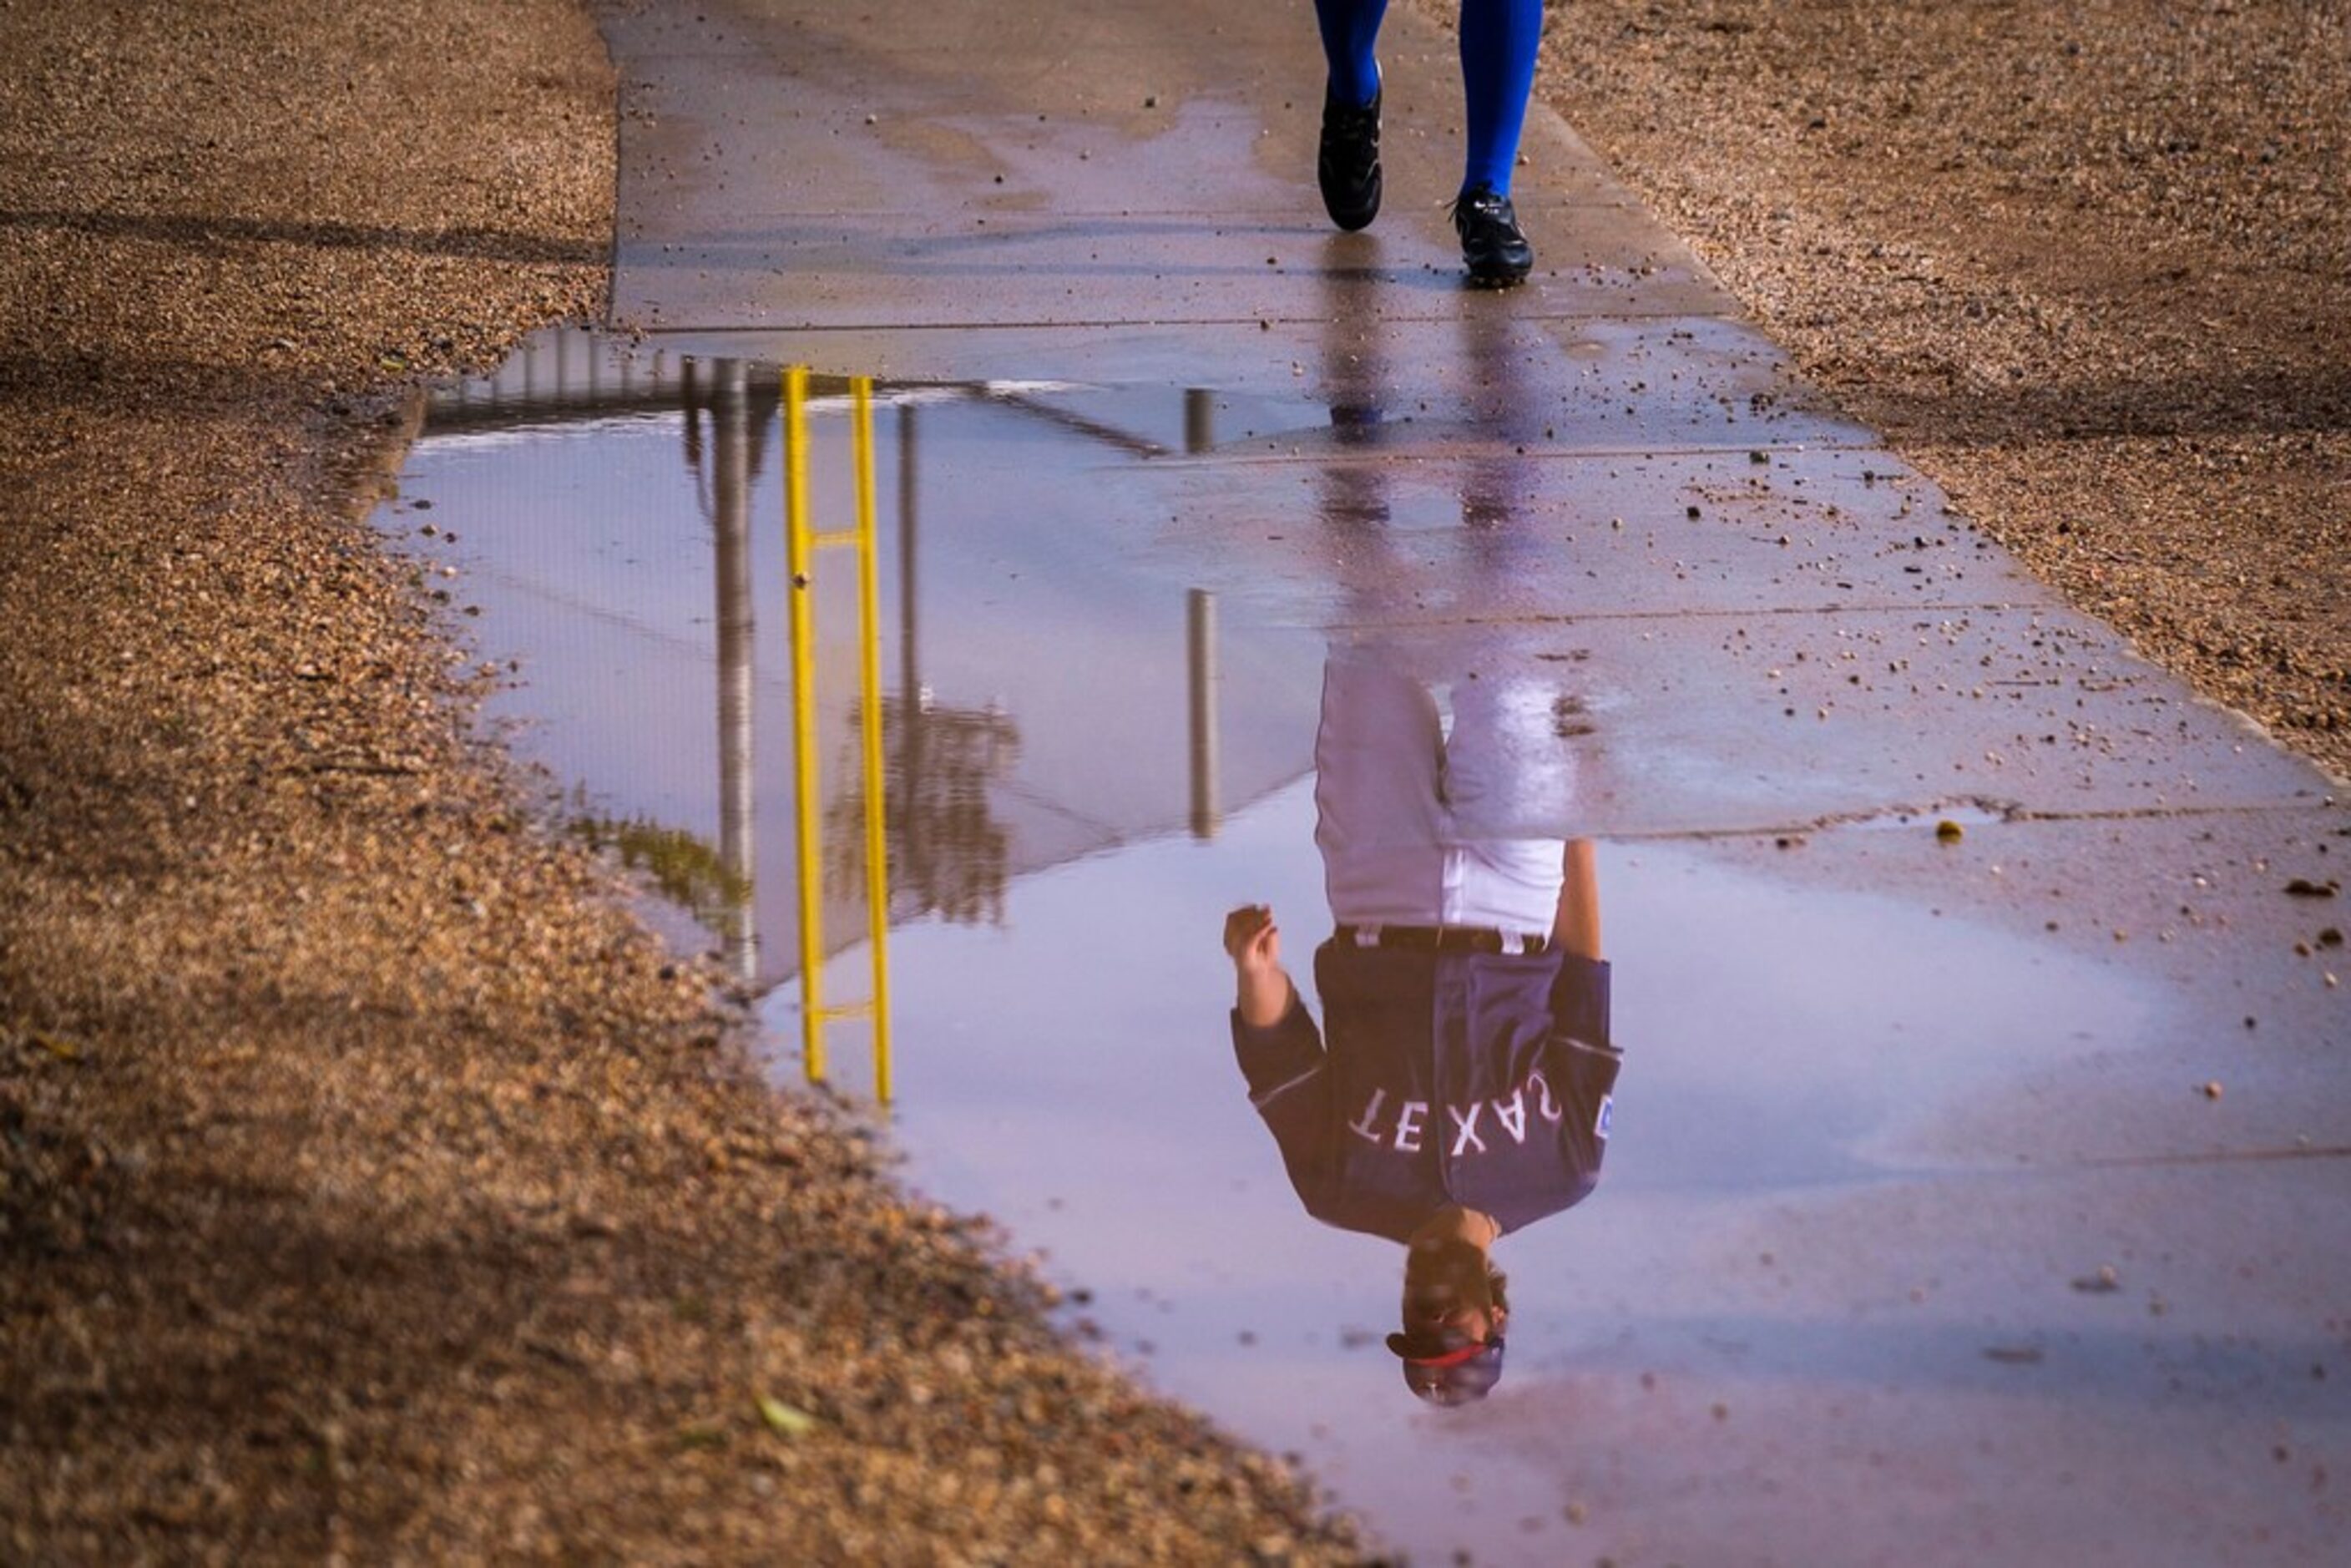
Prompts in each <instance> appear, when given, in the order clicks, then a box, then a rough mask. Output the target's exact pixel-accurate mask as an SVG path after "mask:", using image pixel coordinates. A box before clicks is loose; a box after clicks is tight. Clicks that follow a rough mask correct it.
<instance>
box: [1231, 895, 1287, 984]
mask: <svg viewBox="0 0 2351 1568" xmlns="http://www.w3.org/2000/svg"><path fill="white" fill-rule="evenodd" d="M1225 953H1226V955H1227V956H1228V957H1230V958H1231V959H1232V961H1233V967H1235V968H1237V969H1238V970H1240V971H1241V972H1242V973H1243V974H1245V975H1246V974H1272V973H1276V972H1278V971H1279V970H1280V967H1281V927H1280V926H1279V925H1275V924H1274V923H1273V908H1272V906H1271V905H1270V904H1242V905H1241V906H1240V907H1239V908H1238V909H1236V910H1234V911H1233V912H1232V913H1231V914H1229V915H1226V916H1225Z"/></svg>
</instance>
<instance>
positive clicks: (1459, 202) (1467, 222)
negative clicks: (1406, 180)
mask: <svg viewBox="0 0 2351 1568" xmlns="http://www.w3.org/2000/svg"><path fill="white" fill-rule="evenodd" d="M1453 232H1454V233H1456V234H1458V235H1460V236H1461V260H1462V263H1463V265H1465V266H1466V267H1468V268H1469V281H1470V282H1472V283H1474V284H1477V285H1478V286H1479V287H1484V288H1508V287H1510V286H1511V285H1512V284H1514V283H1520V282H1523V281H1525V279H1526V276H1527V274H1528V273H1530V272H1531V271H1533V270H1534V265H1535V249H1534V246H1531V245H1529V244H1528V243H1527V236H1526V232H1525V231H1524V230H1522V229H1520V227H1519V214H1518V210H1517V209H1516V208H1514V207H1512V206H1511V205H1510V197H1508V196H1505V195H1501V194H1499V193H1497V192H1496V191H1495V190H1494V188H1493V187H1492V186H1490V185H1477V186H1473V187H1471V188H1470V189H1468V190H1467V191H1464V192H1462V193H1460V194H1459V195H1458V196H1456V197H1455V198H1454V199H1453Z"/></svg>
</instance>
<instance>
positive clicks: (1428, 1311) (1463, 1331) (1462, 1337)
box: [1402, 1239, 1509, 1349]
mask: <svg viewBox="0 0 2351 1568" xmlns="http://www.w3.org/2000/svg"><path fill="white" fill-rule="evenodd" d="M1402 1313H1403V1318H1404V1332H1405V1333H1407V1334H1410V1335H1413V1336H1414V1337H1416V1338H1418V1337H1421V1336H1424V1335H1426V1336H1428V1337H1432V1338H1435V1339H1437V1340H1439V1341H1441V1342H1443V1343H1444V1344H1445V1345H1446V1347H1447V1349H1454V1348H1458V1347H1459V1346H1464V1345H1471V1344H1482V1343H1485V1342H1486V1341H1488V1340H1489V1339H1492V1338H1493V1337H1495V1336H1496V1335H1498V1334H1499V1333H1501V1332H1502V1329H1503V1325H1504V1324H1505V1322H1507V1321H1508V1318H1509V1314H1508V1313H1507V1312H1504V1311H1502V1310H1501V1309H1500V1308H1499V1307H1497V1306H1496V1305H1495V1302H1494V1289H1493V1280H1492V1277H1491V1276H1490V1275H1489V1273H1488V1272H1487V1269H1486V1257H1485V1254H1484V1253H1482V1252H1480V1251H1479V1249H1477V1248H1476V1247H1474V1246H1472V1245H1471V1244H1470V1243H1468V1242H1467V1241H1461V1240H1450V1239H1448V1240H1443V1241H1418V1242H1415V1243H1414V1244H1413V1245H1412V1246H1411V1248H1410V1249H1408V1250H1407V1251H1406V1252H1405V1269H1404V1301H1403V1307H1402Z"/></svg>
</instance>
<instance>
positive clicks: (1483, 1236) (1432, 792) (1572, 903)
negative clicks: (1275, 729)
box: [1225, 654, 1621, 1404]
mask: <svg viewBox="0 0 2351 1568" xmlns="http://www.w3.org/2000/svg"><path fill="white" fill-rule="evenodd" d="M1452 706H1453V725H1452V731H1451V734H1450V735H1449V736H1447V734H1446V733H1445V729H1444V725H1443V721H1442V719H1441V717H1440V716H1439V714H1438V711H1437V701H1436V698H1435V696H1434V695H1433V694H1432V693H1431V692H1430V691H1429V690H1428V689H1427V688H1426V687H1425V686H1423V685H1421V684H1420V683H1419V682H1417V681H1416V680H1414V679H1412V678H1411V677H1409V676H1407V675H1405V674H1403V673H1402V672H1400V671H1397V670H1395V669H1394V668H1391V667H1389V666H1387V665H1386V664H1381V663H1379V662H1377V661H1375V660H1374V659H1371V658H1366V657H1364V656H1362V655H1358V654H1349V655H1343V656H1340V657H1336V658H1334V659H1333V660H1332V663H1331V664H1329V665H1328V666H1327V667H1326V668H1325V671H1324V677H1323V691H1322V728H1321V731H1320V733H1319V734H1318V735H1317V737H1316V740H1315V766H1316V779H1315V791H1314V795H1315V807H1316V828H1315V840H1316V842H1317V843H1318V844H1319V845H1320V847H1321V849H1322V861H1323V874H1324V881H1325V885H1326V887H1327V890H1328V892H1329V894H1330V901H1331V912H1332V915H1333V917H1334V918H1335V920H1336V922H1337V927H1338V928H1337V931H1336V932H1335V934H1334V935H1333V936H1332V938H1331V939H1330V940H1329V941H1327V942H1325V943H1323V944H1322V946H1321V947H1320V948H1318V949H1317V950H1316V953H1315V956H1314V979H1315V988H1316V990H1317V991H1318V992H1319V994H1320V995H1321V997H1322V1008H1323V1013H1324V1022H1323V1027H1322V1028H1320V1029H1318V1028H1317V1027H1316V1024H1315V1021H1314V1019H1313V1018H1312V1016H1311V1014H1309V1013H1308V1011H1307V1010H1306V1008H1305V1005H1304V1003H1303V1002H1302V1001H1301V999H1300V998H1299V995H1298V990H1297V988H1296V987H1295V986H1294V985H1293V984H1292V983H1291V981H1290V976H1289V974H1288V973H1287V972H1286V971H1285V970H1284V969H1283V968H1282V967H1281V946H1280V943H1281V936H1280V928H1279V927H1278V926H1276V925H1275V924H1274V921H1273V912H1272V911H1271V910H1270V909H1269V908H1267V907H1266V906H1265V905H1262V904H1250V905H1246V906H1244V907H1242V908H1239V909H1236V910H1234V911H1233V912H1232V913H1231V914H1230V915H1228V916H1226V920H1225V950H1226V952H1227V953H1228V954H1229V955H1230V956H1231V957H1232V960H1233V968H1234V974H1235V978H1236V990H1237V995H1236V998H1235V1005H1234V1008H1233V1015H1232V1031H1233V1045H1234V1050H1235V1051H1236V1053H1237V1054H1238V1057H1239V1059H1240V1065H1241V1071H1242V1073H1243V1074H1244V1076H1245V1077H1246V1078H1247V1079H1248V1081H1249V1096H1250V1099H1251V1101H1252V1102H1253V1103H1255V1104H1256V1106H1257V1108H1258V1112H1259V1114H1260V1115H1262V1116H1263V1117H1264V1118H1265V1121H1266V1124H1267V1126H1268V1127H1269V1128H1270V1129H1271V1130H1272V1133H1273V1135H1274V1140H1275V1142H1276V1143H1277V1144H1278V1145H1280V1149H1281V1156H1282V1162H1283V1164H1284V1166H1287V1168H1288V1170H1289V1173H1290V1183H1291V1185H1292V1186H1295V1187H1296V1188H1297V1190H1298V1196H1299V1197H1300V1199H1301V1201H1302V1202H1303V1203H1304V1204H1305V1206H1306V1208H1307V1212H1309V1213H1310V1214H1312V1215H1313V1216H1314V1217H1315V1218H1318V1219H1322V1220H1323V1221H1325V1222H1326V1223H1329V1224H1332V1225H1337V1226H1342V1227H1343V1228H1347V1229H1351V1230H1362V1231H1366V1232H1369V1233H1371V1234H1373V1235H1377V1236H1385V1237H1387V1238H1389V1239H1392V1240H1395V1241H1401V1242H1404V1243H1405V1245H1406V1247H1407V1248H1408V1249H1409V1250H1408V1252H1407V1254H1406V1259H1405V1294H1404V1305H1403V1317H1404V1332H1403V1333H1397V1334H1392V1335H1390V1336H1389V1338H1388V1346H1389V1348H1390V1349H1391V1350H1393V1351H1395V1353H1396V1354H1397V1355H1398V1356H1400V1357H1402V1358H1403V1361H1404V1374H1405V1382H1406V1384H1407V1385H1410V1386H1411V1388H1412V1389H1413V1391H1414V1392H1415V1393H1416V1394H1418V1395H1420V1396H1422V1397H1423V1398H1426V1399H1432V1400H1435V1401H1437V1402H1438V1403H1440V1404H1456V1403H1459V1402H1461V1401H1462V1400H1465V1399H1474V1398H1478V1397H1480V1396H1483V1395H1484V1394H1485V1393H1486V1392H1487V1391H1488V1390H1489V1389H1490V1388H1491V1387H1492V1386H1493V1384H1494V1382H1495V1381H1496V1379H1498V1378H1499V1376H1500V1375H1501V1358H1502V1333H1503V1328H1504V1325H1505V1323H1506V1322H1507V1321H1508V1317H1509V1304H1508V1301H1507V1298H1506V1296H1505V1295H1504V1291H1503V1286H1504V1283H1505V1281H1504V1278H1503V1276H1502V1275H1501V1274H1500V1273H1499V1271H1498V1270H1494V1269H1493V1268H1492V1266H1491V1264H1490V1263H1489V1260H1488V1253H1489V1249H1491V1247H1492V1246H1493V1243H1494V1241H1495V1240H1496V1239H1497V1238H1499V1237H1500V1236H1502V1235H1503V1234H1505V1233H1507V1232H1509V1231H1512V1230H1516V1229H1518V1228H1520V1227H1521V1226H1524V1225H1528V1224H1531V1222H1533V1221H1535V1220H1537V1219H1541V1218H1544V1217H1545V1216H1547V1215H1552V1214H1556V1213H1558V1212H1559V1211H1560V1210H1562V1209H1563V1208H1566V1207H1570V1206H1571V1205H1573V1204H1575V1203H1577V1202H1580V1201H1581V1200H1582V1199H1583V1197H1585V1196H1586V1195H1587V1194H1588V1193H1590V1192H1591V1191H1592V1188H1593V1184H1594V1183H1596V1182H1597V1181H1598V1179H1599V1176H1600V1161H1601V1155H1602V1154H1603V1153H1604V1150H1605V1149H1606V1146H1607V1138H1608V1124H1609V1116H1610V1113H1611V1109H1612V1104H1613V1102H1612V1100H1611V1098H1610V1096H1611V1092H1612V1091H1613V1089H1614V1085H1615V1082H1616V1072H1617V1066H1618V1063H1619V1061H1620V1060H1621V1059H1620V1057H1619V1054H1618V1052H1617V1051H1615V1050H1614V1047H1612V1046H1611V1045H1610V1043H1609V1040H1608V966H1607V965H1606V964H1605V963H1604V962H1603V961H1602V959H1601V957H1600V903H1599V892H1598V887H1597V884H1596V882H1595V879H1594V874H1593V846H1592V843H1591V841H1589V840H1583V839H1577V840H1562V839H1561V838H1559V837H1556V836H1552V837H1537V836H1533V831H1534V829H1535V825H1536V824H1537V823H1539V822H1554V823H1555V822H1558V821H1562V820H1563V817H1564V812H1565V810H1566V808H1567V806H1568V805H1569V804H1570V799H1571V795H1572V789H1571V788H1570V787H1571V786H1572V783H1573V776H1572V772H1571V771H1570V768H1569V767H1568V763H1569V760H1570V759H1569V758H1568V757H1567V755H1566V753H1565V750H1564V748H1563V747H1562V746H1561V744H1560V741H1559V738H1558V737H1557V736H1556V734H1555V733H1554V731H1553V729H1552V707H1551V702H1550V700H1549V694H1548V693H1538V692H1536V691H1535V690H1533V689H1532V688H1531V687H1529V686H1514V685H1512V684H1510V683H1507V682H1501V681H1495V680H1491V679H1488V680H1482V681H1462V682H1457V683H1455V684H1454V685H1453V688H1452ZM1510 830H1516V831H1510ZM1554 832H1555V830H1554Z"/></svg>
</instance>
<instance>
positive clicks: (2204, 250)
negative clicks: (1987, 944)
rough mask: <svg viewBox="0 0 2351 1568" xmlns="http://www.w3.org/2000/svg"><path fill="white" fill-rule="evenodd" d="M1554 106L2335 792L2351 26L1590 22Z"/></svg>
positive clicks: (2349, 560) (2044, 568) (1854, 383)
mask: <svg viewBox="0 0 2351 1568" xmlns="http://www.w3.org/2000/svg"><path fill="white" fill-rule="evenodd" d="M1428 3H1433V0H1428ZM1438 8H1439V9H1445V8H1446V7H1443V6H1439V7H1438ZM1538 91H1539V92H1540V93H1541V94H1542V95H1543V96H1544V97H1545V98H1546V99H1548V101H1549V102H1550V103H1551V104H1552V106H1553V107H1554V108H1555V109H1557V110H1558V111H1559V112H1560V113H1561V114H1562V116H1563V117H1564V118H1565V119H1566V120H1567V121H1568V123H1569V124H1571V125H1573V127H1574V128H1575V129H1576V130H1577V131H1578V132H1579V133H1581V134H1582V135H1583V137H1584V139H1585V140H1586V141H1589V142H1591V143H1592V145H1593V147H1594V149H1595V150H1596V151H1598V152H1600V153H1601V154H1602V155H1603V156H1604V157H1606V158H1607V159H1609V160H1610V161H1611V162H1613V163H1614V164H1615V166H1616V168H1617V170H1618V172H1619V173H1620V174H1621V175H1622V176H1623V177H1624V179H1625V181H1626V182H1627V183H1629V184H1630V185H1631V186H1632V187H1633V188H1634V189H1635V191H1637V192H1638V193H1640V194H1641V195H1642V196H1643V197H1644V198H1645V199H1646V201H1647V202H1649V203H1650V204H1652V205H1653V206H1654V207H1655V208H1656V210H1657V211H1658V212H1659V213H1660V214H1662V215H1663V216H1664V217H1665V219H1666V220H1667V222H1668V223H1669V224H1671V225H1673V226H1674V227H1675V228H1676V229H1677V231H1678V232H1680V233H1681V234H1682V235H1685V236H1687V238H1688V239H1689V240H1690V241H1691V242H1692V243H1693V244H1694V245H1695V246H1696V247H1697V248H1698V251H1699V253H1700V254H1701V255H1702V256H1704V257H1705V259H1706V260H1707V262H1708V264H1709V265H1710V266H1711V267H1713V268H1714V270H1715V271H1716V273H1717V274H1718V275H1719V277H1721V278H1722V280H1723V281H1724V283H1725V284H1726V285H1727V286H1728V287H1729V288H1730V289H1731V290H1732V291H1733V292H1734V293H1735V294H1737V295H1738V296H1739V297H1740V298H1741V299H1742V300H1743V301H1744V302H1745V303H1746V305H1747V307H1748V308H1749V309H1750V311H1751V312H1752V313H1753V314H1754V315H1755V317H1756V318H1757V319H1759V320H1760V321H1761V322H1762V324H1763V325H1764V326H1765V328H1766V329H1768V330H1769V331H1770V332H1771V335H1772V336H1773V337H1774V338H1775V339H1776V340H1778V341H1780V342H1781V343H1782V344H1783V345H1785V346H1786V347H1787V349H1788V350H1790V351H1791V352H1792V354H1793V355H1794V357H1795V359H1796V360H1797V361H1798V363H1799V364H1800V365H1801V367H1802V371H1803V372H1804V374H1805V375H1806V376H1808V377H1809V378H1810V379H1811V380H1813V382H1815V383H1816V384H1818V385H1820V386H1822V387H1823V388H1825V389H1826V390H1827V391H1828V392H1829V393H1830V394H1831V395H1832V396H1833V397H1834V399H1836V400H1837V401H1838V402H1841V403H1842V405H1843V406H1844V408H1845V409H1846V410H1847V411H1848V412H1849V413H1852V414H1854V415H1855V416H1856V417H1857V418H1859V419H1861V420H1863V421H1865V422H1866V423H1870V424H1872V425H1874V426H1876V428H1878V429H1879V430H1881V431H1883V432H1884V433H1885V434H1886V437H1887V438H1888V439H1889V440H1890V441H1891V442H1892V443H1893V444H1894V445H1895V446H1896V449H1898V450H1899V451H1900V452H1901V453H1902V454H1903V455H1904V456H1906V457H1907V458H1908V459H1909V460H1910V461H1911V462H1912V463H1913V464H1915V465H1917V467H1918V468H1920V469H1921V470H1923V471H1924V472H1926V473H1927V474H1928V475H1929V476H1932V477H1933V478H1935V479H1936V480H1937V481H1938V482H1939V483H1940V484H1941V485H1942V486H1944V488H1945V489H1946V490H1947V491H1948V492H1949V494H1950V496H1951V497H1952V498H1953V500H1954V501H1955V503H1956V504H1957V505H1958V506H1959V507H1960V508H1961V509H1962V510H1964V511H1966V512H1967V513H1968V514H1970V516H1971V517H1974V518H1975V519H1976V520H1977V521H1978V522H1980V523H1981V524H1982V525H1983V526H1984V527H1985V528H1988V529H1989V530H1990V531H1991V533H1993V534H1994V535H1995V536H1997V537H1998V538H2001V540H2002V541H2004V542H2005V543H2006V544H2007V545H2008V546H2009V547H2010V548H2011V549H2014V550H2015V551H2016V552H2017V554H2018V555H2019V556H2020V557H2021V558H2022V559H2023V560H2024V561H2025V562H2027V563H2028V564H2029V565H2030V566H2031V568H2032V570H2034V571H2035V572H2036V573H2038V574H2039V575H2040V576H2041V577H2042V578H2043V580H2046V581H2048V582H2050V583H2052V584H2053V585H2054V586H2055V587H2056V588H2057V589H2058V590H2060V591H2062V592H2064V593H2065V594H2066V595H2067V596H2069V597H2070V598H2071V599H2072V601H2074V603H2075V604H2076V605H2077V606H2079V607H2080V608H2081V609H2083V610H2084V611H2086V612H2089V613H2090V614H2093V615H2095V616H2098V617H2100V618H2102V619H2104V620H2105V621H2107V622H2110V623H2112V624H2113V625H2115V626H2116V627H2118V628H2119V629H2120V630H2121V631H2122V632H2125V633H2126V635H2128V636H2129V637H2130V638H2131V639H2133V641H2134V642H2135V643H2137V646H2138V648H2139V649H2140V651H2141V652H2142V653H2145V654H2147V656H2148V657H2149V658H2151V659H2154V660H2156V661H2157V662H2158V663H2161V664H2167V665H2168V666H2169V667H2171V668H2172V669H2174V670H2177V671H2178V672H2179V673H2180V674H2183V675H2185V676H2186V677H2187V678H2188V679H2189V680H2190V681H2192V682H2193V683H2194V684H2195V685H2197V686H2198V687H2199V689H2200V690H2201V691H2203V692H2204V693H2206V694H2207V695H2210V696H2212V697H2214V698H2216V699H2218V700H2219V701H2221V702H2223V703H2227V704H2229V705H2230V706H2234V707H2237V708H2240V709H2241V710H2243V711H2244V712H2246V713H2249V714H2251V715H2252V716H2254V717H2256V718H2258V719H2259V720H2260V721H2261V722H2262V724H2264V725H2265V726H2267V727H2269V728H2270V729H2271V730H2272V731H2273V733H2274V734H2275V735H2276V736H2277V737H2278V738H2279V739H2281V740H2282V741H2283V742H2284V743H2285V744H2287V745H2289V746H2292V747H2297V748H2299V749H2300V750H2302V751H2303V752H2304V753H2305V754H2307V755H2309V756H2311V757H2313V758H2316V759H2317V760H2318V761H2319V762H2321V763H2322V764H2324V765H2325V766H2326V767H2328V768H2331V769H2332V770H2333V771H2334V772H2335V773H2336V774H2337V775H2341V776H2351V5H2346V4H2344V3H2343V0H2204V3H2200V4H2173V3H2168V0H2164V3H2159V0H2086V3H2083V4H2074V5H2027V4H2021V3H2015V0H2009V3H2001V0H1962V3H1956V4H1943V5H1924V6H1921V5H1884V4H1878V5H1869V4H1861V3H1858V0H1846V3H1833V0H1810V3H1806V4H1787V3H1784V0H1782V3H1776V4H1775V3H1769V0H1573V3H1566V4H1554V5H1553V6H1552V11H1551V15H1550V19H1549V24H1548V32H1547V34H1546V44H1545V64H1544V68H1543V72H1542V76H1541V82H1540V84H1539V87H1538Z"/></svg>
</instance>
